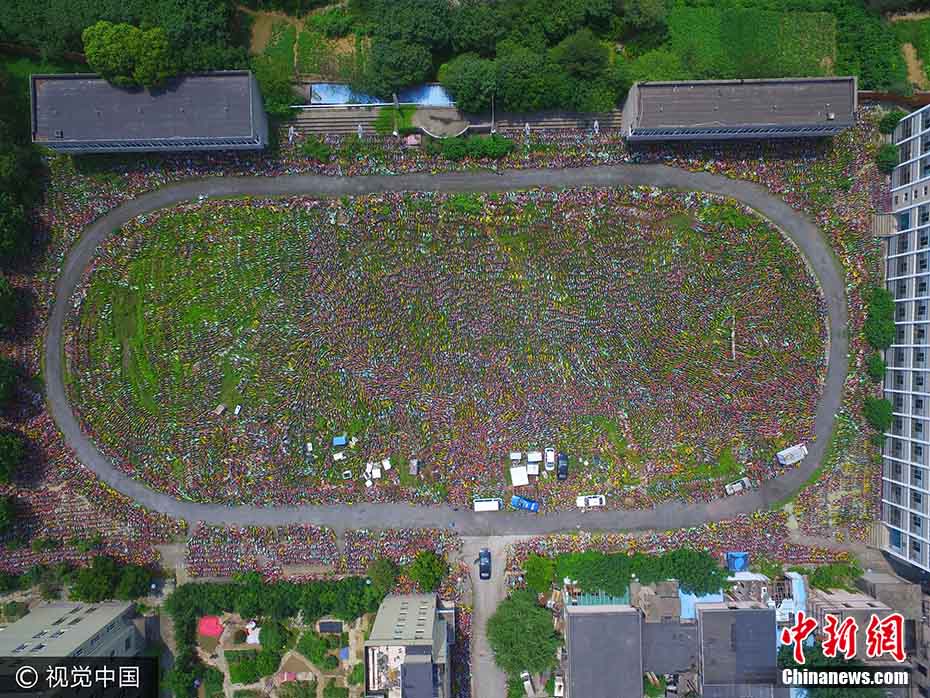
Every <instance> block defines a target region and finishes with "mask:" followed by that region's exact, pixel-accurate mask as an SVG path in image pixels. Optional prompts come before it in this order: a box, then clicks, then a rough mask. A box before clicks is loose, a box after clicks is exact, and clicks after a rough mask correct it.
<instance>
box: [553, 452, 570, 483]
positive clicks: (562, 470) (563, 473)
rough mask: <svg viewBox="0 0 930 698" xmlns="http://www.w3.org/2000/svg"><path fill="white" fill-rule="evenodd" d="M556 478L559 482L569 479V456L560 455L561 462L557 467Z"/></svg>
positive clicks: (559, 461)
mask: <svg viewBox="0 0 930 698" xmlns="http://www.w3.org/2000/svg"><path fill="white" fill-rule="evenodd" d="M555 476H556V477H557V478H558V479H559V480H567V479H568V456H566V455H565V454H564V453H560V454H559V460H558V463H557V464H556V466H555Z"/></svg>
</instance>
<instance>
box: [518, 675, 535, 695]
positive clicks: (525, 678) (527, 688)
mask: <svg viewBox="0 0 930 698" xmlns="http://www.w3.org/2000/svg"><path fill="white" fill-rule="evenodd" d="M520 680H521V681H522V682H523V690H524V692H525V693H526V695H528V696H530V698H532V696H534V695H536V690H535V689H534V688H533V679H531V678H530V672H528V671H521V672H520Z"/></svg>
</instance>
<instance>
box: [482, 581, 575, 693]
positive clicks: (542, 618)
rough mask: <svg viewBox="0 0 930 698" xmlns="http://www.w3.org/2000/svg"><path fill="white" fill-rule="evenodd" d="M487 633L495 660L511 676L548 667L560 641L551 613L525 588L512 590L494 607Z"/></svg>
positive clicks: (553, 659) (553, 658) (539, 670)
mask: <svg viewBox="0 0 930 698" xmlns="http://www.w3.org/2000/svg"><path fill="white" fill-rule="evenodd" d="M487 634H488V644H490V645H491V649H492V650H493V651H494V661H495V662H496V663H497V666H499V667H500V668H501V669H503V670H504V671H505V672H507V673H508V674H510V675H511V676H515V675H517V674H519V673H520V672H521V671H529V672H531V673H538V672H543V671H546V670H547V669H549V668H551V667H552V665H553V663H554V662H555V650H556V648H557V647H558V646H559V645H560V644H561V639H560V638H559V636H558V635H557V634H556V633H555V631H554V630H553V629H552V614H550V613H549V611H547V610H546V609H544V608H542V607H541V606H539V605H538V604H537V603H536V599H535V597H534V596H533V594H531V593H530V592H527V591H515V592H513V594H511V596H510V598H509V599H506V600H504V601H503V602H502V603H501V604H500V605H499V606H498V607H497V610H496V611H495V612H494V615H492V616H491V617H490V618H489V619H488V627H487Z"/></svg>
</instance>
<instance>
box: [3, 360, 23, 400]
mask: <svg viewBox="0 0 930 698" xmlns="http://www.w3.org/2000/svg"><path fill="white" fill-rule="evenodd" d="M18 375H19V371H18V370H17V369H16V364H15V363H14V362H13V360H12V359H8V358H7V357H5V356H0V404H4V403H8V402H9V401H10V399H11V398H12V397H13V393H14V392H15V391H16V379H17V377H18Z"/></svg>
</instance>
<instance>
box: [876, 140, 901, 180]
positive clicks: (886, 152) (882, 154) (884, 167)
mask: <svg viewBox="0 0 930 698" xmlns="http://www.w3.org/2000/svg"><path fill="white" fill-rule="evenodd" d="M875 164H876V165H878V170H879V172H884V173H885V174H891V173H892V172H893V171H894V168H895V167H896V166H897V165H898V149H897V148H896V147H895V146H893V145H892V144H891V143H885V145H883V146H882V147H881V148H879V149H878V152H877V153H876V154H875Z"/></svg>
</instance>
